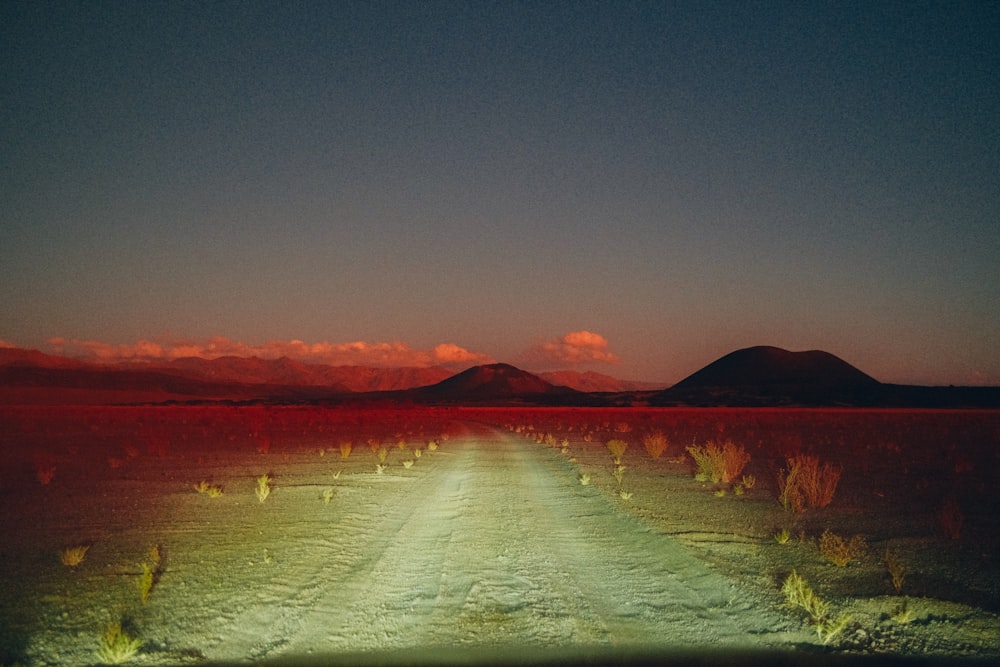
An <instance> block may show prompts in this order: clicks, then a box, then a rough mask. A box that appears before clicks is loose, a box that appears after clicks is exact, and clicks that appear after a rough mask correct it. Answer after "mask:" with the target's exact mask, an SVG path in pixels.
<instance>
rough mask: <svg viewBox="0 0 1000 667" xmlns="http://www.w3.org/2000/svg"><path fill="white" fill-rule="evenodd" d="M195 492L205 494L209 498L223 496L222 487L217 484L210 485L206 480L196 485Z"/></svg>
mask: <svg viewBox="0 0 1000 667" xmlns="http://www.w3.org/2000/svg"><path fill="white" fill-rule="evenodd" d="M194 490H195V491H197V492H198V493H203V494H205V495H206V496H208V497H209V498H218V497H219V496H221V495H222V487H221V486H217V485H215V484H209V483H208V482H207V481H205V480H201V481H200V482H198V483H197V484H195V485H194Z"/></svg>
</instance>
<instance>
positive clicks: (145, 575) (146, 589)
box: [137, 544, 163, 604]
mask: <svg viewBox="0 0 1000 667" xmlns="http://www.w3.org/2000/svg"><path fill="white" fill-rule="evenodd" d="M162 575H163V550H162V549H161V548H160V545H159V544H154V545H153V546H151V547H150V548H149V552H148V553H147V558H146V560H145V561H143V563H142V574H140V575H139V581H138V582H137V585H138V587H139V599H140V600H142V604H146V603H148V602H149V596H150V595H152V593H153V588H154V587H155V586H156V585H157V584H158V583H160V577H161V576H162Z"/></svg>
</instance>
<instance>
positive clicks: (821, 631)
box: [781, 570, 851, 644]
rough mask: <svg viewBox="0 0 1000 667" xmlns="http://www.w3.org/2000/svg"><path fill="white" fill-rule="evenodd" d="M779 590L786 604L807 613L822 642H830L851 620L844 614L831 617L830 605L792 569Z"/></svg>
mask: <svg viewBox="0 0 1000 667" xmlns="http://www.w3.org/2000/svg"><path fill="white" fill-rule="evenodd" d="M781 592H782V593H783V594H784V596H785V600H786V601H787V602H788V604H790V605H791V606H793V607H798V608H801V609H803V610H805V612H806V613H807V614H809V624H810V625H811V626H812V628H813V630H815V631H816V636H817V637H819V640H820V642H822V643H823V644H828V643H830V641H831V640H832V639H833V638H834V637H836V636H837V635H839V634H840V633H841V632H842V631H843V629H844V628H845V627H846V626H847V624H848V623H849V622H850V620H851V617H850V616H846V615H845V616H841V617H840V618H837V619H834V618H832V617H831V616H830V605H829V604H828V603H827V602H826V601H825V600H823V599H821V598H820V597H819V596H818V595H816V593H815V592H813V590H812V588H810V587H809V584H807V583H806V580H805V579H803V578H802V577H801V576H799V575H798V573H796V572H795V571H794V570H793V571H792V573H791V574H789V575H788V577H787V578H786V579H785V582H784V583H783V584H782V586H781Z"/></svg>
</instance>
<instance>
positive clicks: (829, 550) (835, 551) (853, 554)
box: [819, 530, 868, 567]
mask: <svg viewBox="0 0 1000 667" xmlns="http://www.w3.org/2000/svg"><path fill="white" fill-rule="evenodd" d="M867 548H868V545H867V544H866V543H865V538H864V537H862V536H861V535H855V536H854V537H852V538H851V539H850V540H849V541H848V540H845V539H844V538H842V537H841V536H840V535H837V534H836V533H834V532H831V531H830V530H824V531H823V534H822V535H820V536H819V551H820V553H821V554H823V556H824V557H826V559H827V560H828V561H830V562H831V563H833V564H834V565H836V566H837V567H844V566H845V565H847V564H848V563H850V562H851V561H852V560H854V559H856V558H858V557H859V556H862V555H863V554H864V553H865V550H866V549H867Z"/></svg>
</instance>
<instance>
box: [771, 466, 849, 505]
mask: <svg viewBox="0 0 1000 667" xmlns="http://www.w3.org/2000/svg"><path fill="white" fill-rule="evenodd" d="M785 461H786V462H787V464H788V467H787V468H784V469H782V470H780V471H778V501H779V502H780V503H781V506H782V507H784V508H785V509H786V510H791V511H793V512H802V511H804V510H806V509H808V508H815V509H819V508H822V507H826V506H827V505H829V504H830V502H831V501H832V500H833V495H834V493H836V491H837V483H838V482H839V481H840V474H841V472H842V469H841V468H839V467H838V466H834V465H831V464H829V463H824V464H822V465H820V462H819V459H818V458H816V457H815V456H809V455H808V454H796V455H794V456H789V457H788V458H786V459H785Z"/></svg>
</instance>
